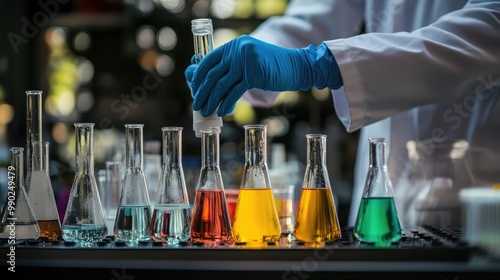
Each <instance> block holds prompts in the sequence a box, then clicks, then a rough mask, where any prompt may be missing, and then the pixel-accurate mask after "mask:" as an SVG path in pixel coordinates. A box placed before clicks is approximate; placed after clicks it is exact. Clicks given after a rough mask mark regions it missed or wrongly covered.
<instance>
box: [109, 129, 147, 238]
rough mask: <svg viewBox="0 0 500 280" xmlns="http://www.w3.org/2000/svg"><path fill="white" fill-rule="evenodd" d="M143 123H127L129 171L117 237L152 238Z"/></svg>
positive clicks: (126, 156)
mask: <svg viewBox="0 0 500 280" xmlns="http://www.w3.org/2000/svg"><path fill="white" fill-rule="evenodd" d="M143 128H144V125H143V124H126V125H125V136H126V150H125V158H126V160H127V161H126V170H125V176H124V178H123V184H122V193H121V196H120V204H119V206H118V213H117V215H116V221H115V227H114V234H115V237H116V239H117V240H120V241H127V242H131V243H137V242H139V241H149V240H150V235H149V227H150V224H151V208H150V200H149V194H148V187H147V183H146V176H145V175H144V162H143V153H144V152H143Z"/></svg>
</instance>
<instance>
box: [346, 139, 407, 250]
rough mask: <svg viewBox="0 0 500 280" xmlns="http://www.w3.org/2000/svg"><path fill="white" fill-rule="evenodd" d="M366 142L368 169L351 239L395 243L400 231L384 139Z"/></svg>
mask: <svg viewBox="0 0 500 280" xmlns="http://www.w3.org/2000/svg"><path fill="white" fill-rule="evenodd" d="M368 143H369V153H370V154H369V167H368V173H367V176H366V182H365V187H364V189H363V195H362V198H361V203H360V205H359V211H358V216H357V218H356V222H355V226H354V236H355V237H356V238H357V239H358V240H360V241H364V242H370V243H375V245H380V246H386V245H390V243H391V242H394V241H398V240H399V239H400V238H401V237H402V235H403V230H402V227H401V223H400V221H399V215H398V211H397V209H396V204H395V202H394V194H393V189H392V183H391V179H390V178H389V173H388V171H387V165H386V161H385V145H386V141H385V139H384V138H369V139H368Z"/></svg>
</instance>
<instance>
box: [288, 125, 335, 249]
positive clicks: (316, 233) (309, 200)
mask: <svg viewBox="0 0 500 280" xmlns="http://www.w3.org/2000/svg"><path fill="white" fill-rule="evenodd" d="M306 139H307V165H306V170H305V175H304V183H303V186H302V190H301V194H300V200H299V206H298V209H297V217H296V219H295V224H294V229H293V234H294V236H295V238H296V239H297V240H300V241H303V242H305V243H306V244H310V245H313V244H322V243H324V242H332V241H335V240H338V239H340V238H341V231H340V225H339V220H338V216H337V210H336V207H335V201H334V199H333V193H332V189H331V185H330V178H329V176H328V169H327V167H326V135H324V134H307V135H306Z"/></svg>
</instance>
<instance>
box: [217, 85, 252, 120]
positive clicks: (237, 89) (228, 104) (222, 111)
mask: <svg viewBox="0 0 500 280" xmlns="http://www.w3.org/2000/svg"><path fill="white" fill-rule="evenodd" d="M247 90H248V89H247V87H246V85H245V83H244V81H241V82H240V83H238V84H236V85H235V86H234V87H233V89H232V90H231V91H230V92H229V94H228V95H227V96H226V98H224V100H222V102H221V103H220V105H219V109H218V110H217V115H218V116H219V117H223V116H225V115H227V114H230V113H231V112H232V111H233V110H234V107H235V106H236V102H237V101H238V100H239V99H240V98H241V96H243V94H244V93H245V91H247Z"/></svg>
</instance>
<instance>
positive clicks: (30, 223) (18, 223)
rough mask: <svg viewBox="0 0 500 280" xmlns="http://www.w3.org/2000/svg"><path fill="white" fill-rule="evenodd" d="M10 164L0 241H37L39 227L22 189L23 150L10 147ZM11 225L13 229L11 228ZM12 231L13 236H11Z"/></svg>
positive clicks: (0, 220)
mask: <svg viewBox="0 0 500 280" xmlns="http://www.w3.org/2000/svg"><path fill="white" fill-rule="evenodd" d="M10 151H11V164H10V166H9V167H8V168H7V180H8V181H7V200H6V201H5V204H4V206H3V209H2V213H1V216H0V217H1V219H0V239H9V240H11V239H10V238H13V237H14V238H15V239H16V240H23V239H37V238H38V237H39V236H40V227H39V226H38V223H37V221H36V218H35V215H34V213H33V209H32V208H31V204H30V202H29V200H28V196H27V195H26V191H25V189H24V172H23V171H24V167H23V164H24V159H23V156H24V153H23V151H24V148H22V147H12V148H10ZM12 223H14V224H15V227H12ZM13 231H15V234H14V235H13V234H12V233H13Z"/></svg>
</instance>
